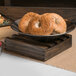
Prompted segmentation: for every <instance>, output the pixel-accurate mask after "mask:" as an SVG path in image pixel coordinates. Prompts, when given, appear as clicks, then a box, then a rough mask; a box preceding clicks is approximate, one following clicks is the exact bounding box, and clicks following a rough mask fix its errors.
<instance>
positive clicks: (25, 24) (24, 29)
mask: <svg viewBox="0 0 76 76" xmlns="http://www.w3.org/2000/svg"><path fill="white" fill-rule="evenodd" d="M35 16H39V14H37V13H33V12H29V13H27V14H25V15H24V16H23V17H22V18H21V20H20V22H19V26H18V27H19V30H20V31H21V32H23V33H28V30H27V27H28V24H29V23H30V21H31V19H33V17H35Z"/></svg>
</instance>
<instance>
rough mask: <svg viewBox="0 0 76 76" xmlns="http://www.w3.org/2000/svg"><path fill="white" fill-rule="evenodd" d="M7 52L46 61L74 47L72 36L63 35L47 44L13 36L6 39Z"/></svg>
mask: <svg viewBox="0 0 76 76" xmlns="http://www.w3.org/2000/svg"><path fill="white" fill-rule="evenodd" d="M4 43H5V50H7V51H12V52H15V53H19V54H22V55H25V56H29V57H32V58H35V59H39V60H42V61H46V60H48V59H49V58H52V57H53V56H55V55H57V54H59V53H60V52H62V51H65V50H66V49H68V48H69V47H71V46H72V36H71V35H68V34H67V35H63V36H61V37H60V38H58V39H55V40H49V41H47V42H41V41H36V40H32V39H28V38H25V37H21V36H19V35H13V37H11V38H9V37H8V38H6V39H5V42H4Z"/></svg>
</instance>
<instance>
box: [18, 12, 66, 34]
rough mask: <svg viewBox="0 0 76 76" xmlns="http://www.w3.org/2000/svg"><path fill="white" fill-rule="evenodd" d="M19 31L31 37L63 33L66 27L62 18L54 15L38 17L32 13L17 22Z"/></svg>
mask: <svg viewBox="0 0 76 76" xmlns="http://www.w3.org/2000/svg"><path fill="white" fill-rule="evenodd" d="M18 27H19V30H20V31H21V32H23V33H27V34H32V35H51V34H53V32H56V33H58V34H61V33H65V32H66V29H67V25H66V22H65V20H64V19H63V17H61V16H60V15H58V14H56V13H44V14H42V15H39V14H37V13H34V12H28V13H27V14H25V15H24V16H23V17H22V18H21V20H20V22H19V26H18Z"/></svg>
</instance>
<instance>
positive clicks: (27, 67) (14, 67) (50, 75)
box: [0, 53, 76, 76]
mask: <svg viewBox="0 0 76 76" xmlns="http://www.w3.org/2000/svg"><path fill="white" fill-rule="evenodd" d="M0 76H76V73H73V72H70V71H66V70H63V69H59V68H56V67H53V66H49V65H45V64H43V63H39V62H36V61H32V60H29V59H24V58H20V57H17V56H13V55H11V54H6V53H2V54H1V56H0Z"/></svg>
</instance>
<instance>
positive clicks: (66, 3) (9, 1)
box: [0, 0, 76, 7]
mask: <svg viewBox="0 0 76 76" xmlns="http://www.w3.org/2000/svg"><path fill="white" fill-rule="evenodd" d="M5 5H10V6H27V7H76V0H0V6H5Z"/></svg>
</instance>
